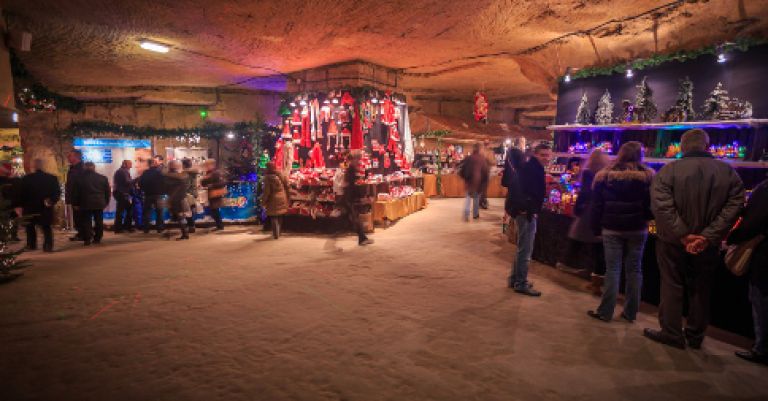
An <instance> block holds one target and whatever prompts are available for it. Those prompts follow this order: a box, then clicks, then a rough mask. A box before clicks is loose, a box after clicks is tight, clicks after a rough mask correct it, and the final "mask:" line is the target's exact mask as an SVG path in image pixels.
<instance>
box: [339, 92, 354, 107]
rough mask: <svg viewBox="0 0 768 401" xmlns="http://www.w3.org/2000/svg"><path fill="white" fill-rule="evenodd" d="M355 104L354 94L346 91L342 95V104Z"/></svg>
mask: <svg viewBox="0 0 768 401" xmlns="http://www.w3.org/2000/svg"><path fill="white" fill-rule="evenodd" d="M353 104H355V98H353V97H352V95H350V94H349V92H344V95H343V96H342V97H341V105H342V106H344V105H350V106H351V105H353Z"/></svg>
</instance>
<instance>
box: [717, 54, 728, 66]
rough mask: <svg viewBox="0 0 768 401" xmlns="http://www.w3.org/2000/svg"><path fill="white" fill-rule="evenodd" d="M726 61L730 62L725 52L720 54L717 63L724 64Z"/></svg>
mask: <svg viewBox="0 0 768 401" xmlns="http://www.w3.org/2000/svg"><path fill="white" fill-rule="evenodd" d="M726 61H728V58H727V57H726V56H725V52H720V53H718V55H717V62H718V63H724V62H726Z"/></svg>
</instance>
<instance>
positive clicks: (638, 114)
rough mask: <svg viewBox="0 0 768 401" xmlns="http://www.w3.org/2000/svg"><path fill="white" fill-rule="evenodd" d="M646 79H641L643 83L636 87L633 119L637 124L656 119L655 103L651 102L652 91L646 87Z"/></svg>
mask: <svg viewBox="0 0 768 401" xmlns="http://www.w3.org/2000/svg"><path fill="white" fill-rule="evenodd" d="M647 78H648V77H643V82H640V85H638V86H637V95H636V96H635V118H636V120H637V122H641V123H648V122H651V121H652V120H653V119H654V118H656V113H657V109H656V103H654V102H653V90H652V89H651V87H650V86H648V81H647Z"/></svg>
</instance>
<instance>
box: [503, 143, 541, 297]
mask: <svg viewBox="0 0 768 401" xmlns="http://www.w3.org/2000/svg"><path fill="white" fill-rule="evenodd" d="M551 161H552V148H551V147H550V146H549V145H547V144H545V143H541V144H538V145H536V147H535V148H534V149H533V156H532V157H531V158H530V159H529V160H528V162H526V163H525V164H524V165H523V167H522V169H521V170H520V198H519V201H518V202H516V203H518V204H517V205H515V206H514V207H513V208H511V212H512V213H510V216H512V217H514V219H515V224H516V225H517V254H516V255H515V261H514V264H513V265H512V274H511V276H510V277H509V280H508V286H509V287H510V288H513V289H514V291H515V292H517V293H519V294H523V295H529V296H534V297H538V296H541V292H539V291H537V290H534V289H533V284H532V283H530V282H528V265H529V263H530V261H531V254H532V253H533V241H534V239H535V238H536V221H537V219H538V214H539V213H540V212H541V206H542V204H543V203H544V198H545V197H546V186H547V184H546V175H545V172H544V166H547V165H548V164H549V163H550V162H551Z"/></svg>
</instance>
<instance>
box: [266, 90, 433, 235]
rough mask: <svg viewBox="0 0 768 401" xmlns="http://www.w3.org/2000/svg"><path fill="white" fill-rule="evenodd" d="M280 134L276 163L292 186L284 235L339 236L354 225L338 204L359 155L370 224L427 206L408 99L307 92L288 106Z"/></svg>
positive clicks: (374, 92)
mask: <svg viewBox="0 0 768 401" xmlns="http://www.w3.org/2000/svg"><path fill="white" fill-rule="evenodd" d="M280 114H281V117H282V129H281V135H280V137H279V138H278V139H277V141H276V144H275V151H274V155H273V160H274V162H275V164H276V166H277V168H278V169H279V170H281V172H282V173H283V174H284V175H285V176H286V177H287V178H288V180H289V184H290V190H291V193H290V206H289V211H288V216H286V219H285V228H286V229H288V230H293V231H329V230H331V231H337V230H341V229H344V228H345V227H346V226H347V224H348V223H347V221H348V220H347V219H346V216H343V215H342V214H343V212H342V208H341V207H339V205H338V199H339V198H340V197H341V196H342V194H343V191H344V188H343V186H344V182H343V181H344V179H343V174H344V167H345V163H346V160H347V158H348V155H349V154H350V152H359V153H360V154H361V158H360V169H359V171H361V172H363V173H364V175H363V176H360V177H358V181H357V183H356V185H361V186H365V187H366V189H365V193H367V194H368V197H369V198H370V204H371V211H370V213H367V214H365V215H364V216H363V217H364V218H365V220H366V221H367V225H368V227H369V228H370V229H373V224H374V223H376V224H384V225H387V224H389V223H391V222H392V221H394V220H397V219H399V218H402V217H405V216H406V215H408V214H410V213H413V212H416V211H418V210H420V209H422V208H423V207H424V206H426V198H425V197H424V194H423V190H422V188H423V179H422V178H421V173H420V172H419V171H418V170H415V171H412V170H411V164H412V162H413V159H414V155H413V144H412V140H411V133H410V126H409V123H408V106H407V105H406V103H405V97H404V96H402V95H398V94H393V93H391V92H388V91H387V92H381V91H377V90H375V89H369V88H353V89H341V90H334V91H329V92H325V93H322V92H313V93H300V94H295V95H291V96H289V97H288V98H286V99H284V100H283V102H282V104H281V107H280Z"/></svg>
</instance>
